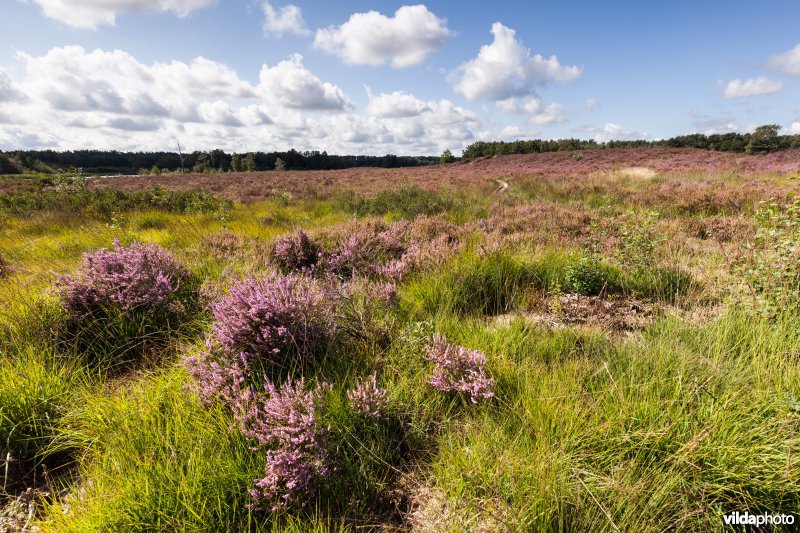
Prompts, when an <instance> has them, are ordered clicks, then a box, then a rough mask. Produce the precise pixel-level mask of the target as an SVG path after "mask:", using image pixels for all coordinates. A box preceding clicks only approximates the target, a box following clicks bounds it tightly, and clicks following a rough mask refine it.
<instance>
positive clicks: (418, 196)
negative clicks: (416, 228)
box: [337, 187, 467, 219]
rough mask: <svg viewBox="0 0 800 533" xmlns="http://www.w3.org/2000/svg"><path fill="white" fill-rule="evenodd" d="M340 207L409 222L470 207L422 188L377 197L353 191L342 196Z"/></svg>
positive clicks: (383, 192) (357, 214) (387, 193)
mask: <svg viewBox="0 0 800 533" xmlns="http://www.w3.org/2000/svg"><path fill="white" fill-rule="evenodd" d="M337 204H338V207H339V208H340V209H341V210H343V211H346V212H348V213H352V214H354V215H356V216H366V215H386V214H395V215H398V216H400V217H401V218H409V219H410V218H414V217H416V216H418V215H435V214H438V213H442V212H444V211H454V210H459V209H464V208H466V205H467V204H466V202H465V201H463V200H461V199H459V198H457V197H456V196H454V195H453V193H452V192H448V191H427V190H423V189H420V188H419V187H402V188H400V189H397V190H389V191H381V192H380V193H379V194H378V195H377V196H375V197H366V196H357V195H356V194H355V193H354V192H352V191H351V192H348V193H345V194H344V195H342V196H341V197H340V198H339V199H338V201H337Z"/></svg>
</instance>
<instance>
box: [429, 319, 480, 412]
mask: <svg viewBox="0 0 800 533" xmlns="http://www.w3.org/2000/svg"><path fill="white" fill-rule="evenodd" d="M427 358H428V360H429V361H431V362H432V363H433V365H434V369H433V375H432V376H431V378H430V380H429V383H430V384H431V385H433V387H434V388H436V389H438V390H440V391H443V392H455V393H458V394H464V395H468V396H469V399H470V401H471V402H472V403H478V401H479V400H481V399H485V398H491V397H493V396H494V379H492V378H490V377H487V376H486V355H484V354H483V353H482V352H479V351H478V350H470V349H468V348H464V347H463V346H456V345H453V344H448V343H447V339H446V338H444V337H443V336H441V335H438V334H436V335H434V336H433V342H432V344H431V346H430V347H429V348H428V352H427Z"/></svg>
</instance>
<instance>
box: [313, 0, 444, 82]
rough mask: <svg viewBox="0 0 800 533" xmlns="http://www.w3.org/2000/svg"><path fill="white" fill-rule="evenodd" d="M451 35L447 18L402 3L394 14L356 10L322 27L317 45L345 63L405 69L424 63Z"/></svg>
mask: <svg viewBox="0 0 800 533" xmlns="http://www.w3.org/2000/svg"><path fill="white" fill-rule="evenodd" d="M451 34H452V32H451V31H450V30H449V29H448V28H447V21H446V20H444V19H441V18H439V17H437V16H436V15H434V14H433V13H431V12H430V11H428V8H427V7H425V6H424V5H416V6H402V7H401V8H399V9H398V10H397V11H396V12H395V14H394V16H393V17H387V16H386V15H383V14H381V13H379V12H377V11H369V12H367V13H355V14H353V15H351V16H350V19H349V20H348V21H347V22H345V23H344V24H342V25H341V26H330V27H328V28H324V29H319V30H317V33H316V36H315V37H314V46H315V47H316V48H317V49H319V50H322V51H323V52H326V53H329V54H334V55H337V56H339V57H340V58H341V59H342V60H343V61H344V62H345V63H349V64H353V65H382V64H384V63H391V65H392V66H393V67H395V68H402V67H410V66H413V65H417V64H419V63H421V62H422V61H423V60H424V59H425V58H426V57H427V56H428V54H430V53H431V52H433V51H434V50H436V49H438V48H439V47H440V46H442V44H443V43H444V41H445V39H447V37H449V36H450V35H451Z"/></svg>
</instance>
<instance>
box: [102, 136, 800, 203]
mask: <svg viewBox="0 0 800 533" xmlns="http://www.w3.org/2000/svg"><path fill="white" fill-rule="evenodd" d="M628 167H645V168H650V169H653V170H655V171H656V172H657V173H658V174H659V175H661V176H663V175H665V174H666V175H671V174H678V173H714V174H722V175H725V174H731V175H742V176H758V175H763V174H792V173H796V172H800V150H786V151H782V152H775V153H771V154H767V155H763V156H748V155H743V154H733V153H727V152H709V151H705V150H696V149H691V148H681V149H677V148H676V149H671V148H637V149H612V150H585V151H580V152H551V153H543V154H521V155H508V156H499V157H493V158H484V159H478V160H474V161H470V162H461V163H455V164H451V165H445V166H438V165H437V166H431V167H422V168H419V167H418V168H400V169H383V168H353V169H346V170H314V171H289V172H253V173H226V174H187V175H184V176H175V175H162V176H136V177H130V176H125V177H118V178H105V179H102V180H100V179H98V180H93V181H92V187H115V188H119V189H121V190H126V191H132V190H137V189H141V188H143V187H147V186H150V185H164V186H169V187H170V188H175V189H183V190H203V191H207V192H210V193H214V194H219V195H222V196H225V197H227V198H231V199H233V200H236V201H253V200H259V199H264V198H269V197H270V196H273V195H274V194H275V193H276V191H286V192H289V193H290V194H292V195H293V196H294V197H296V198H318V197H321V196H329V195H330V194H331V193H334V194H335V193H336V192H337V191H345V190H357V191H358V192H361V193H375V192H378V191H381V190H385V189H393V188H397V187H401V186H417V187H421V188H425V189H437V188H441V187H448V188H453V189H458V188H462V187H467V186H468V187H474V186H479V187H482V188H484V189H486V190H487V191H489V190H494V189H496V188H497V184H496V182H495V181H494V180H495V179H496V178H498V177H502V178H504V179H506V180H507V181H510V182H511V184H512V188H513V185H514V183H515V182H518V181H522V180H529V179H530V178H532V177H536V178H537V180H543V181H545V182H551V183H553V184H554V185H558V184H561V185H562V186H563V185H569V186H570V187H574V186H576V185H578V183H580V182H584V181H586V180H587V177H588V176H591V175H597V174H601V175H603V174H607V173H614V172H619V171H622V170H624V169H626V168H628ZM578 180H580V181H578ZM681 186H682V187H695V186H698V185H697V184H694V183H690V184H683V185H681ZM675 188H676V185H675V184H671V183H666V184H662V185H661V187H660V189H659V191H661V193H662V194H667V195H670V196H671V195H672V194H673V193H675V192H676V191H674V189H675ZM681 192H684V191H681ZM716 192H718V191H717V190H714V189H713V188H712V190H711V193H712V194H713V193H716Z"/></svg>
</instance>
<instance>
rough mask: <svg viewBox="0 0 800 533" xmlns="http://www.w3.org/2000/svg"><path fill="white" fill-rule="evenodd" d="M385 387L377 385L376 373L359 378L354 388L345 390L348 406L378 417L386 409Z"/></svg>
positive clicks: (364, 413)
mask: <svg viewBox="0 0 800 533" xmlns="http://www.w3.org/2000/svg"><path fill="white" fill-rule="evenodd" d="M386 392H387V391H386V389H384V388H382V387H378V382H377V375H376V374H372V377H371V378H370V379H368V380H365V379H359V380H358V384H357V385H356V388H354V389H350V390H348V391H347V399H348V400H350V407H352V408H353V410H354V411H357V412H359V413H361V414H363V415H366V416H373V417H375V418H380V417H382V416H383V413H384V412H385V410H386V405H387V400H386Z"/></svg>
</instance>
